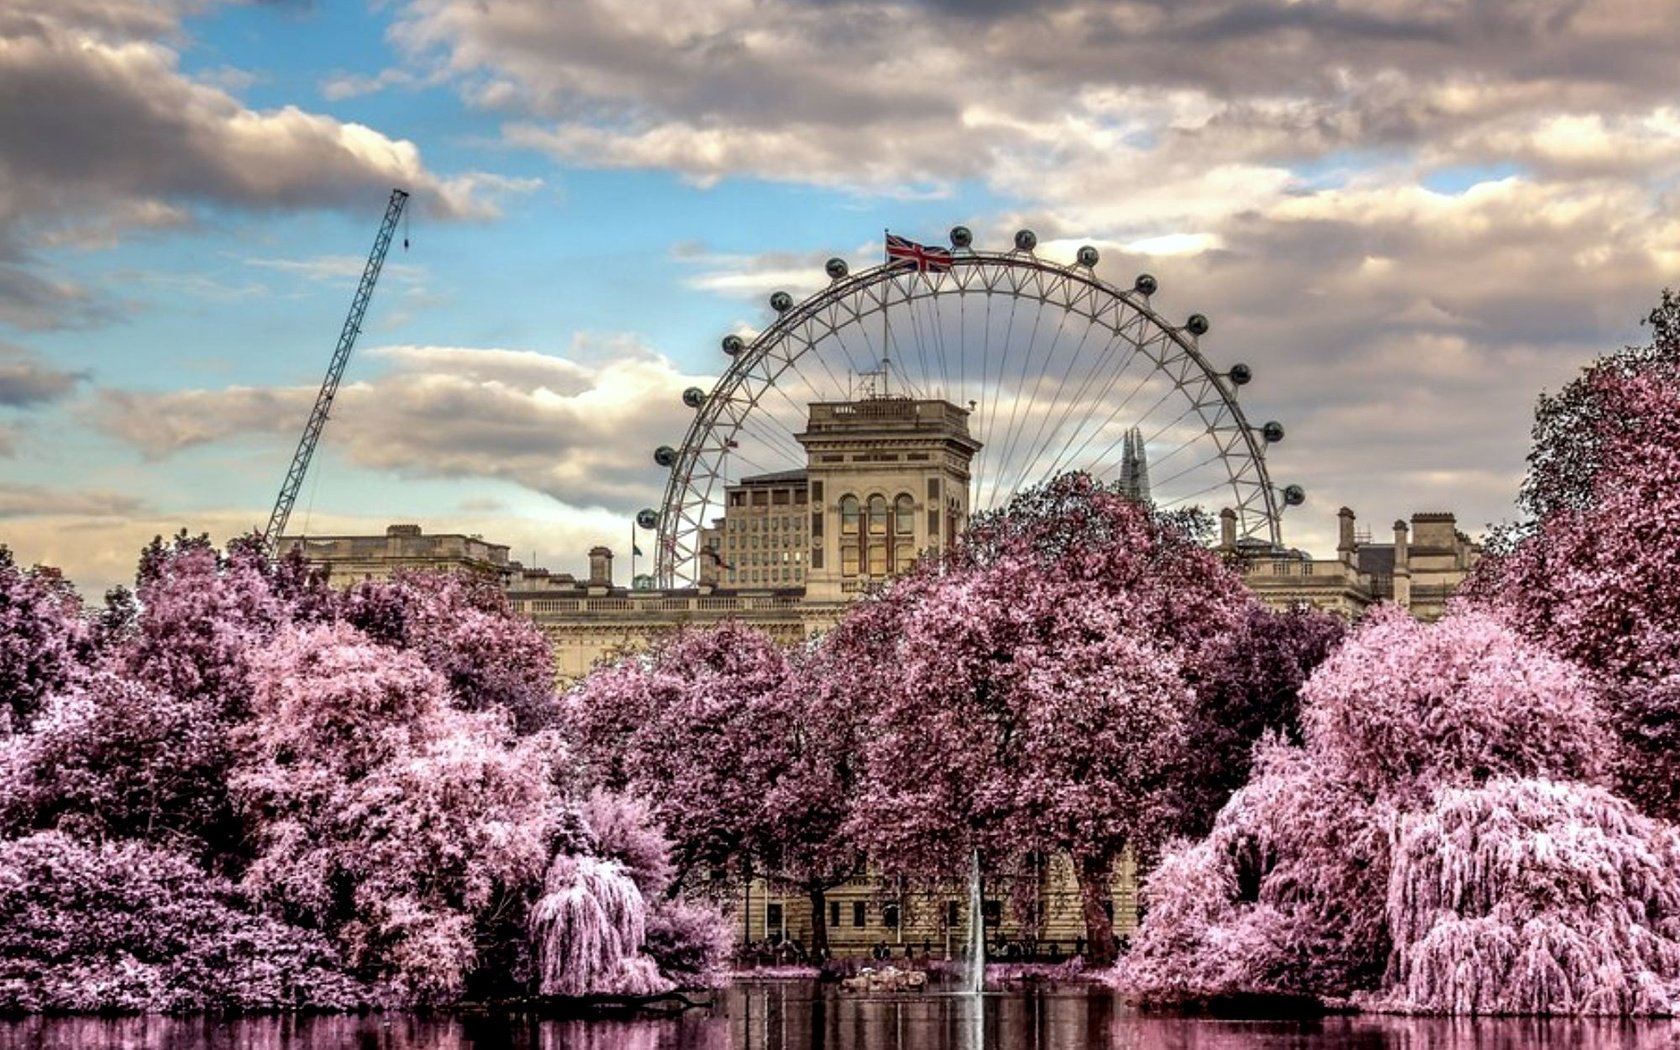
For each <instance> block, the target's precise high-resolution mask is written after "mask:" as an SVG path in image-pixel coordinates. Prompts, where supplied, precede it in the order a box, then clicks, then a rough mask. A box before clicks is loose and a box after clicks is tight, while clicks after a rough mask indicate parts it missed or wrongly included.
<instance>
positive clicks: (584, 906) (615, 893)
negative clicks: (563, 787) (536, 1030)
mask: <svg viewBox="0 0 1680 1050" xmlns="http://www.w3.org/2000/svg"><path fill="white" fill-rule="evenodd" d="M647 918H648V908H647V902H646V901H645V900H644V898H643V897H642V891H641V890H640V889H638V888H637V886H636V883H635V880H634V879H632V878H631V877H630V875H629V874H628V873H627V872H626V871H625V869H624V867H623V866H622V865H620V864H619V863H618V862H616V861H610V860H600V859H598V858H595V857H579V856H571V855H567V854H561V855H560V856H558V857H556V858H554V862H553V863H552V864H550V865H549V868H548V874H547V876H546V878H545V879H544V884H543V895H542V897H540V898H539V899H538V900H537V903H536V905H535V906H534V907H533V908H532V909H531V919H530V932H531V941H532V945H533V946H534V948H535V950H536V960H537V975H538V986H537V990H538V992H540V993H541V994H543V995H560V996H571V997H580V996H588V995H655V994H658V993H659V992H664V991H669V990H670V989H671V987H672V984H671V982H670V981H669V980H667V979H665V978H664V977H661V976H660V974H659V968H658V967H657V966H656V965H655V963H654V961H653V960H652V959H651V958H649V957H648V956H646V955H644V954H642V946H643V943H644V942H645V941H646V939H647Z"/></svg>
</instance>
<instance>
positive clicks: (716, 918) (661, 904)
mask: <svg viewBox="0 0 1680 1050" xmlns="http://www.w3.org/2000/svg"><path fill="white" fill-rule="evenodd" d="M735 934H736V926H735V924H734V923H733V922H732V921H730V918H729V916H728V915H726V914H724V913H723V912H722V911H721V910H719V909H718V908H716V907H714V906H712V905H710V904H707V903H704V902H691V901H685V900H682V899H680V898H675V899H668V900H660V901H655V902H654V904H653V906H652V907H651V908H650V909H649V910H648V917H647V940H646V942H645V943H644V944H643V947H642V950H643V951H644V952H646V953H647V955H648V957H649V958H651V959H652V960H653V961H654V962H655V963H656V964H658V966H659V972H660V973H662V974H664V975H665V976H666V977H668V978H670V979H671V980H673V981H676V982H677V983H678V984H679V985H681V986H683V987H701V986H706V985H711V984H715V983H717V981H718V980H719V979H720V977H721V975H722V973H723V969H724V966H725V964H726V963H727V962H728V961H729V956H730V953H731V952H732V951H733V950H734V948H735Z"/></svg>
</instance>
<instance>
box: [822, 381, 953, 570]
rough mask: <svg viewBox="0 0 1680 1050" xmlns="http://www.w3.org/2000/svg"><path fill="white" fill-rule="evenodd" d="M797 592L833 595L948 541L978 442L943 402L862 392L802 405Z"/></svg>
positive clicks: (900, 567)
mask: <svg viewBox="0 0 1680 1050" xmlns="http://www.w3.org/2000/svg"><path fill="white" fill-rule="evenodd" d="M794 437H795V439H796V440H797V441H798V442H799V443H800V444H801V445H803V446H804V447H805V458H806V468H805V473H806V478H807V481H808V484H809V495H810V505H809V506H810V518H809V522H810V524H809V529H810V533H809V535H810V559H809V568H808V569H807V572H806V579H805V588H806V590H805V593H806V596H807V597H808V598H810V599H812V600H815V601H825V600H829V601H832V600H839V599H841V598H843V597H845V596H849V595H851V594H855V593H857V592H859V591H861V590H863V589H865V588H866V587H867V586H869V585H870V584H872V583H876V582H879V581H881V580H884V579H886V578H887V577H888V576H891V575H893V574H894V573H897V572H901V571H903V570H904V569H907V568H909V567H910V566H911V565H912V564H914V562H915V560H916V558H917V557H918V556H919V555H920V554H921V553H922V552H923V551H939V550H942V549H944V548H946V547H949V546H950V545H951V544H952V543H954V542H955V541H956V538H957V536H958V535H960V534H961V533H962V530H963V528H964V527H965V526H966V525H967V524H968V515H969V492H968V488H969V480H970V474H969V464H970V462H971V461H972V460H973V459H974V454H975V453H976V452H978V451H980V442H978V441H976V440H974V438H973V437H971V436H969V432H968V412H967V410H965V409H961V408H958V407H957V406H956V405H953V404H951V403H950V402H948V401H940V400H937V399H915V398H908V397H872V398H865V399H864V400H861V401H844V402H828V403H824V402H818V403H816V404H813V405H811V406H810V416H809V418H808V421H807V423H806V427H805V430H804V432H803V433H800V434H796V435H794Z"/></svg>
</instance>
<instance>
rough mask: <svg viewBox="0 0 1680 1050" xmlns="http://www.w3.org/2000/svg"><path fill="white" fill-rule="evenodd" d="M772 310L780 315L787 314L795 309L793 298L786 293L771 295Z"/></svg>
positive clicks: (773, 293)
mask: <svg viewBox="0 0 1680 1050" xmlns="http://www.w3.org/2000/svg"><path fill="white" fill-rule="evenodd" d="M770 309H772V310H774V311H776V312H777V313H779V314H785V313H787V312H788V311H789V310H791V309H793V296H791V295H789V294H788V293H786V292H772V293H770Z"/></svg>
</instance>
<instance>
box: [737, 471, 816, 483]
mask: <svg viewBox="0 0 1680 1050" xmlns="http://www.w3.org/2000/svg"><path fill="white" fill-rule="evenodd" d="M804 480H805V468H804V467H800V468H799V469H798V470H778V471H774V472H772V473H769V474H753V475H751V476H750V477H745V478H742V479H741V480H740V481H738V482H736V484H737V485H791V484H793V483H794V482H797V481H804Z"/></svg>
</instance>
